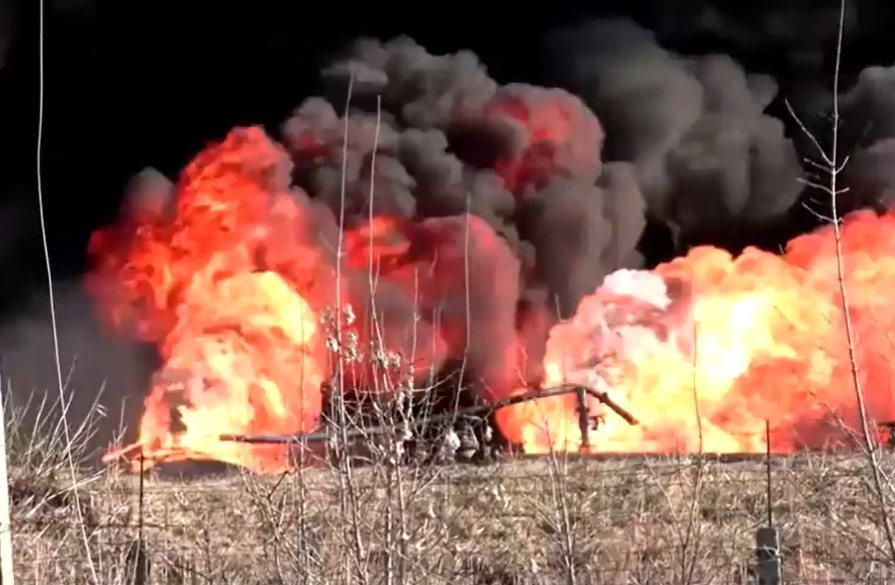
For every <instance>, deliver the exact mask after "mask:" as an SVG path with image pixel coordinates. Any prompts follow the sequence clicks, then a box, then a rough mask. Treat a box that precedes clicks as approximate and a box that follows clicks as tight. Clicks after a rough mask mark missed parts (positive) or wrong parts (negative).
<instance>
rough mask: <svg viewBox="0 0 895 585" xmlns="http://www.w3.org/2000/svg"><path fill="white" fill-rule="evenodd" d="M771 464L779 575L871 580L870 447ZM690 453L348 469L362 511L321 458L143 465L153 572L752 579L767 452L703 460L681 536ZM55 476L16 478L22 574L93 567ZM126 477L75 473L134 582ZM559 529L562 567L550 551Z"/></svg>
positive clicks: (119, 565)
mask: <svg viewBox="0 0 895 585" xmlns="http://www.w3.org/2000/svg"><path fill="white" fill-rule="evenodd" d="M889 459H890V460H889V461H886V462H884V463H886V464H889V465H891V464H893V463H895V458H893V457H889ZM772 467H773V469H772V476H773V500H774V512H775V519H776V521H777V523H778V525H779V526H780V528H781V530H782V540H783V545H784V551H783V554H784V567H785V575H786V576H787V577H788V579H787V582H789V583H794V582H805V583H808V582H811V583H829V582H847V583H865V582H884V581H883V579H884V578H885V576H886V575H885V573H884V568H883V567H884V565H885V562H884V559H885V558H886V555H885V552H884V551H882V550H880V549H879V547H880V546H881V544H882V542H883V541H882V531H881V529H880V527H879V524H878V521H877V519H876V518H875V517H874V515H873V514H872V513H871V512H869V510H871V508H872V506H869V505H868V501H869V497H870V496H869V493H870V492H868V487H867V479H868V478H869V476H868V472H867V467H866V463H865V462H864V461H863V460H861V459H859V458H855V459H847V458H840V459H832V458H824V457H820V456H816V455H814V456H798V457H792V458H786V459H782V458H781V459H777V460H774V461H773V462H772ZM695 468H696V465H695V463H694V462H693V461H692V460H684V459H672V458H668V459H663V460H657V459H643V458H639V459H633V458H632V459H628V460H592V459H591V460H571V459H570V460H568V461H560V462H558V464H557V465H552V464H548V463H547V462H545V461H530V460H519V461H514V462H505V463H500V464H495V465H491V466H487V467H475V466H456V467H443V468H431V469H427V470H424V469H405V470H402V471H400V473H399V472H398V470H395V469H393V468H391V469H390V468H387V467H381V466H380V467H377V468H367V469H355V470H354V481H353V487H352V488H351V489H352V490H353V493H354V496H355V498H356V501H357V504H356V505H357V506H358V509H359V510H360V511H361V514H360V515H359V518H360V521H359V523H358V525H354V523H353V522H352V521H351V520H350V518H351V517H352V515H351V514H347V513H346V512H345V509H344V501H345V500H344V499H343V498H340V497H339V496H340V489H344V488H340V482H339V481H337V479H336V477H335V474H336V472H335V471H334V470H331V469H318V470H308V471H305V472H303V473H293V474H290V475H287V476H284V477H263V478H258V477H249V476H245V475H241V474H239V473H236V472H234V473H230V474H225V475H221V476H217V477H205V478H202V479H192V480H185V479H171V478H167V479H166V478H163V477H159V476H153V477H149V478H147V480H146V482H145V485H144V490H145V495H144V522H143V523H144V531H145V542H146V550H147V554H148V558H149V559H150V562H151V573H150V575H151V578H150V580H149V582H153V583H246V584H248V583H252V584H255V583H257V584H261V583H339V582H343V583H348V582H351V583H357V582H368V583H483V584H484V583H554V582H569V580H570V577H571V578H572V579H573V580H574V582H576V583H650V584H653V583H655V584H658V583H746V582H753V579H752V578H750V577H748V568H749V566H750V565H751V563H752V559H753V548H754V545H753V538H754V531H755V529H756V528H757V527H758V526H759V525H761V524H762V523H764V522H765V519H766V491H767V486H766V481H765V472H766V471H765V466H764V464H763V463H761V462H739V463H723V462H718V461H706V462H705V463H704V465H703V469H702V476H701V488H700V490H698V501H697V502H696V506H695V508H693V509H695V510H697V514H696V516H695V526H696V528H698V530H696V531H694V532H691V536H690V538H687V535H686V534H685V529H686V526H687V524H688V522H687V519H688V514H689V511H690V510H691V507H692V503H693V499H692V498H693V494H694V479H695V477H696V474H695ZM19 477H20V479H19V480H18V481H20V482H21V481H23V480H22V478H21V474H20V476H19ZM53 483H54V485H49V484H46V485H43V486H42V487H41V485H40V482H38V481H32V482H31V484H30V485H31V487H30V489H31V490H32V492H33V493H32V494H31V496H32V497H31V498H30V499H28V498H27V497H25V496H26V495H27V494H25V493H24V492H23V491H22V487H21V486H22V485H26V484H27V482H25V484H20V485H19V487H18V488H17V490H16V491H17V493H18V498H17V502H16V505H15V508H14V511H15V517H14V522H13V523H14V530H15V534H14V539H15V541H14V542H15V554H16V573H17V575H18V578H19V579H20V582H22V583H54V584H55V583H60V584H61V583H81V582H87V581H88V579H89V576H88V571H87V569H86V563H85V560H84V559H83V552H82V551H83V546H82V544H81V543H80V542H79V541H78V538H79V536H78V534H79V533H78V531H77V530H76V528H77V527H76V526H75V525H74V522H75V520H74V518H75V515H74V514H72V512H71V508H70V506H71V502H70V501H68V499H67V498H65V497H64V495H61V496H60V495H58V494H60V493H62V492H60V491H59V490H60V487H61V486H62V484H61V483H60V482H59V480H55V481H54V482H53ZM341 485H344V484H341ZM138 493H139V482H138V479H137V478H135V477H133V476H121V475H118V474H115V473H112V472H108V473H106V474H104V475H102V476H101V477H98V478H97V479H95V480H94V481H93V482H92V483H89V484H88V485H85V486H83V487H82V491H81V495H82V498H81V499H82V501H83V502H84V505H85V506H86V507H87V509H86V510H85V511H84V512H85V513H84V515H85V517H86V518H87V519H88V522H89V523H90V526H89V529H88V532H89V534H90V539H91V544H92V546H91V549H92V550H93V554H94V559H93V560H94V562H95V563H96V565H97V566H98V567H99V568H100V570H101V574H102V575H103V576H104V577H103V582H104V583H124V582H133V577H132V576H130V578H129V575H128V572H129V571H130V572H131V573H132V572H133V566H134V563H133V562H131V563H128V562H127V559H128V558H129V555H130V558H131V559H133V550H132V549H133V547H134V542H135V540H136V538H137V534H138V525H139V522H138V517H139V496H138ZM402 498H403V500H402ZM560 500H562V502H561V501H560ZM402 501H403V503H402ZM560 504H564V505H560ZM563 508H564V509H565V510H566V511H567V514H566V516H565V519H564V518H563V514H562V513H561V511H562V509H563ZM563 527H566V528H567V530H564V529H563ZM566 533H567V534H566ZM693 534H696V535H697V537H696V538H694V537H693V536H692V535H693ZM356 535H359V537H360V542H361V543H362V546H361V547H360V550H359V549H358V547H357V544H358V541H357V540H355V536H356ZM566 536H569V537H570V538H568V539H566V538H565V537H566ZM569 543H571V551H570V553H571V554H570V555H569V556H570V558H571V562H572V564H573V567H572V571H571V572H570V571H569V567H568V566H566V565H565V563H564V562H563V559H564V558H565V556H564V554H565V552H566V551H567V544H569ZM691 567H692V569H691Z"/></svg>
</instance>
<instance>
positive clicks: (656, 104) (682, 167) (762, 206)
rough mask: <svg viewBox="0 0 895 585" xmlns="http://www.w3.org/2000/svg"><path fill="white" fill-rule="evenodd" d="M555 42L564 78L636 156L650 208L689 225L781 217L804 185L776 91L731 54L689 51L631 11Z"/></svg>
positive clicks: (626, 155) (550, 44)
mask: <svg viewBox="0 0 895 585" xmlns="http://www.w3.org/2000/svg"><path fill="white" fill-rule="evenodd" d="M547 49H548V52H549V54H550V55H551V58H552V60H553V62H555V63H556V66H557V67H558V69H559V76H560V77H561V80H562V82H563V84H564V85H566V86H568V87H570V88H572V89H573V90H574V91H576V92H577V93H578V94H579V95H581V96H582V99H584V100H585V101H586V102H587V103H588V105H590V107H591V108H592V109H593V110H594V112H595V113H596V115H597V117H598V118H599V119H600V121H601V122H602V123H603V125H604V126H605V128H606V133H607V137H608V139H607V140H608V141H607V150H608V152H609V154H610V156H612V157H613V158H617V159H621V160H625V161H630V162H631V163H633V164H634V165H635V167H636V169H637V177H638V181H639V183H640V185H641V188H642V189H643V192H644V195H645V197H646V200H647V202H648V208H649V212H650V214H651V215H653V216H654V217H656V218H657V219H659V220H662V221H665V222H667V223H669V224H671V225H672V226H676V227H677V228H679V229H680V230H681V232H683V233H684V234H687V233H690V232H697V231H699V230H700V229H704V228H706V227H709V226H711V227H713V228H717V227H719V226H723V225H730V226H734V225H736V224H738V223H760V222H764V221H768V220H773V219H775V218H777V217H779V216H780V215H781V214H782V213H784V212H785V211H786V210H788V209H789V208H790V207H791V206H792V204H793V203H794V202H795V201H796V199H797V198H798V196H799V193H800V192H801V185H800V184H799V182H798V179H799V177H800V174H801V168H800V164H799V160H798V156H797V154H796V150H795V147H794V146H793V144H792V142H791V141H790V140H789V139H787V138H786V136H785V135H784V125H783V123H782V122H781V121H780V120H777V119H775V118H772V117H770V116H768V115H765V114H764V110H765V108H766V107H767V106H768V104H769V103H770V102H771V101H772V100H773V98H774V96H775V95H776V92H777V86H776V83H775V82H774V81H773V80H772V79H771V78H769V77H766V76H763V75H749V74H747V73H745V72H744V71H743V70H742V68H741V67H740V66H739V65H738V64H737V63H736V62H735V61H733V60H732V59H731V58H730V57H728V56H725V55H708V56H701V57H683V56H680V55H677V54H675V53H672V52H670V51H667V50H665V49H663V48H662V47H660V46H659V45H658V44H657V43H656V40H655V37H654V35H653V33H651V32H650V31H648V30H646V29H643V28H641V27H640V26H639V25H637V24H636V23H634V22H632V21H630V20H626V19H610V20H599V21H592V22H588V23H586V24H582V25H579V26H576V27H572V28H568V29H564V30H561V31H558V32H555V33H553V34H552V35H550V36H549V38H548V41H547Z"/></svg>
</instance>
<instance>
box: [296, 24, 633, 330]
mask: <svg viewBox="0 0 895 585" xmlns="http://www.w3.org/2000/svg"><path fill="white" fill-rule="evenodd" d="M324 79H325V81H326V86H327V88H328V93H329V100H328V101H325V100H323V99H320V98H313V99H310V100H307V101H306V102H305V103H304V104H302V106H300V107H299V108H298V109H297V110H296V112H295V114H294V115H293V117H292V118H291V119H290V120H288V121H287V122H286V123H285V125H284V127H283V139H284V141H285V143H286V145H287V146H288V148H289V150H290V151H291V152H292V154H293V158H294V160H295V165H296V172H295V177H296V182H297V184H299V185H300V186H301V187H302V188H304V189H306V190H307V191H308V192H309V193H310V194H311V195H312V196H313V197H315V198H319V199H320V200H322V201H326V202H327V203H328V204H329V205H330V206H331V207H332V208H333V210H334V211H337V210H338V204H339V203H340V202H341V198H342V191H341V180H342V179H341V172H342V165H343V155H344V153H343V151H342V144H343V136H344V132H345V121H344V120H343V119H342V118H341V117H340V116H339V112H338V111H337V108H339V109H341V107H340V104H343V103H345V101H346V96H347V94H348V90H349V88H350V90H351V96H350V98H351V99H350V103H351V111H350V117H349V121H348V128H349V130H348V133H349V138H348V144H347V161H346V162H345V166H346V169H347V173H346V174H347V185H346V191H347V204H346V209H347V212H348V214H349V217H354V218H365V217H366V216H367V215H368V214H369V213H370V206H371V205H372V206H373V207H374V212H375V213H383V214H390V215H394V216H397V217H400V218H405V219H419V218H424V217H448V216H456V215H459V214H463V213H466V212H467V211H468V212H470V213H472V214H474V215H475V216H477V217H479V218H481V219H483V220H484V221H485V222H486V223H487V225H489V226H490V227H491V228H492V229H493V230H494V231H495V232H496V233H497V234H499V235H500V236H501V238H502V239H503V240H504V241H505V242H506V243H507V244H508V245H509V247H510V249H511V250H512V251H513V253H514V254H515V256H516V257H517V258H519V259H520V260H521V262H522V267H521V276H522V283H521V288H522V290H523V294H525V295H531V294H538V293H536V291H541V294H542V295H543V293H546V294H547V296H548V298H550V299H551V306H552V305H553V301H554V300H555V301H556V302H558V305H559V307H560V310H561V311H562V312H564V313H567V312H570V311H573V310H574V308H575V306H576V305H577V302H578V300H579V299H580V298H581V296H582V295H584V294H586V293H589V292H592V291H593V290H594V288H595V287H596V286H597V284H598V283H599V282H600V280H601V279H602V278H603V276H605V275H606V274H607V273H609V272H611V271H612V270H615V269H616V268H619V267H620V266H635V265H637V264H639V263H640V261H641V259H640V257H639V255H638V254H637V253H636V244H637V241H638V238H639V237H640V234H641V232H642V230H643V227H644V225H645V222H644V214H643V209H644V204H643V199H642V196H641V194H640V190H639V188H638V185H637V183H636V181H634V180H631V177H632V176H633V173H632V171H631V170H630V169H626V168H625V167H626V164H625V163H613V164H611V165H606V166H605V167H604V165H603V161H602V159H601V154H602V153H601V150H602V144H603V140H604V133H603V128H602V127H601V125H600V122H599V121H598V120H597V118H596V117H595V116H594V115H593V113H592V112H590V111H589V110H588V108H587V107H586V106H585V105H584V104H583V103H582V102H581V100H580V99H578V98H577V97H575V96H573V95H571V94H569V93H568V92H565V91H563V90H557V89H546V88H541V87H535V86H530V85H526V84H510V85H506V86H500V85H499V84H498V83H497V82H495V81H494V80H493V79H491V78H490V76H489V75H488V73H487V71H486V70H485V68H484V66H483V65H482V64H481V63H480V62H479V60H478V59H477V57H476V56H475V55H473V54H472V53H470V52H468V51H461V52H458V53H456V54H452V55H432V54H430V53H428V52H427V51H426V50H425V49H424V48H423V47H421V46H420V45H418V44H417V43H416V42H414V41H413V40H411V39H409V38H406V37H401V38H397V39H394V40H391V41H388V42H385V43H382V42H379V41H375V40H370V39H364V40H361V41H359V42H357V43H356V44H355V45H354V46H353V47H352V48H351V49H350V50H349V51H348V52H347V53H346V55H345V56H344V57H343V58H342V59H341V60H338V61H337V62H336V63H334V64H333V65H331V66H330V67H328V68H326V69H325V70H324ZM374 145H375V160H376V165H375V169H376V170H375V178H374V179H373V180H372V184H371V178H370V177H371V170H372V166H373V165H372V161H373V158H374V152H373V151H374ZM570 275H574V276H571V277H570Z"/></svg>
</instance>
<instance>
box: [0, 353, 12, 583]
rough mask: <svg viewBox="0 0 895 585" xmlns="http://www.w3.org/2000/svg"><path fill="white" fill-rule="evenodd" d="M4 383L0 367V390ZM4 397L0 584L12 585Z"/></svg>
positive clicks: (0, 443) (1, 410)
mask: <svg viewBox="0 0 895 585" xmlns="http://www.w3.org/2000/svg"><path fill="white" fill-rule="evenodd" d="M4 382H6V380H5V379H4V376H3V370H2V367H0V390H2V388H3V383H4ZM3 402H4V397H3V394H2V393H0V584H2V585H13V583H14V581H15V574H14V573H13V562H12V522H11V521H10V513H9V470H8V469H7V464H8V462H7V458H6V413H5V412H4V408H3V407H4V404H3Z"/></svg>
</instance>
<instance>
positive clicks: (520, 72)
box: [0, 0, 895, 305]
mask: <svg viewBox="0 0 895 585" xmlns="http://www.w3.org/2000/svg"><path fill="white" fill-rule="evenodd" d="M4 1H5V2H8V3H9V2H11V0H4ZM36 4H37V3H36V2H33V1H32V2H21V3H20V5H17V6H16V5H12V4H10V6H9V9H5V10H3V12H5V13H6V14H5V15H12V19H11V20H9V21H7V23H6V25H5V28H6V30H7V32H12V33H13V34H12V35H11V36H9V35H7V38H9V39H11V40H10V41H8V42H5V43H3V45H5V46H7V50H6V54H5V57H4V59H3V63H4V68H3V69H2V70H0V87H2V89H0V103H2V108H0V112H2V113H0V116H2V118H0V127H2V129H3V130H2V136H3V138H4V139H5V141H6V142H7V144H8V145H9V146H10V148H9V149H8V154H7V155H6V161H5V163H4V164H3V165H2V166H3V168H2V170H0V173H2V180H0V192H2V197H3V199H2V200H3V201H4V205H5V207H4V208H3V210H2V218H3V221H2V223H0V229H3V230H6V234H5V235H6V237H5V238H4V240H3V241H4V246H5V250H4V253H3V254H0V268H3V270H4V271H5V272H6V273H7V274H9V275H11V276H12V275H15V276H14V277H12V280H14V281H15V282H16V286H15V287H6V290H4V294H3V295H2V299H0V300H2V301H3V304H4V305H5V304H6V303H7V302H8V301H10V300H12V299H13V298H14V297H20V296H21V295H22V294H23V293H24V294H28V293H27V291H28V290H29V289H30V288H31V286H33V285H37V286H42V285H43V283H42V280H43V275H42V266H41V264H40V261H39V260H40V256H39V252H40V250H39V247H38V240H36V239H35V236H36V229H35V228H36V225H37V223H36V222H37V217H36V207H35V205H36V204H35V197H36V195H35V184H34V170H33V169H34V164H35V147H34V145H35V135H36V128H37V100H36V89H37V83H38V77H37V46H38V45H37V36H36V31H37V20H36V7H35V5H36ZM747 4H748V6H747V7H746V8H742V6H743V3H739V2H726V3H723V2H715V3H712V2H707V1H702V0H687V1H685V0H677V1H670V0H669V1H665V2H662V1H660V0H640V1H638V0H629V1H625V2H608V1H604V2H599V1H592V2H572V1H569V0H555V1H551V2H547V3H540V4H529V3H524V2H519V3H514V4H507V3H504V4H503V5H498V4H495V5H493V6H491V5H487V4H486V3H482V2H471V1H468V0H462V1H460V2H451V3H443V4H439V3H403V4H398V3H388V2H377V3H362V2H348V3H346V2H338V3H333V2H320V3H316V4H314V5H313V7H310V6H309V5H307V4H306V3H301V2H273V1H267V0H261V1H254V2H245V1H240V2H231V1H229V0H217V1H215V2H210V1H196V2H182V1H179V2H164V1H162V2H159V1H153V2H120V1H108V2H102V1H98V0H97V1H95V2H88V1H84V0H67V1H60V0H56V1H50V0H48V2H47V10H48V15H47V21H46V76H45V83H46V102H45V145H44V190H45V195H46V199H47V203H48V207H47V214H48V220H49V223H50V231H51V246H52V249H53V254H54V256H55V258H56V261H55V266H56V268H57V270H58V271H59V274H60V276H64V277H66V278H72V277H74V276H76V275H77V274H78V272H79V271H81V270H82V269H83V256H84V253H83V250H84V246H85V244H86V241H87V237H88V235H89V233H90V231H91V230H93V229H95V228H96V227H97V226H98V225H100V224H101V223H103V222H106V221H109V220H110V219H111V218H112V217H113V216H114V214H115V213H116V210H117V208H118V204H119V202H120V197H121V193H122V191H123V188H124V184H125V182H126V181H127V179H128V177H129V176H131V175H132V174H134V173H135V172H137V171H139V170H140V169H142V168H143V167H145V166H155V167H156V168H158V169H160V170H162V171H163V172H165V173H166V174H168V175H169V176H173V175H174V174H175V173H176V171H177V170H178V169H179V168H181V167H182V166H183V165H184V164H185V163H186V162H187V161H188V159H189V158H190V157H191V156H192V155H193V154H194V153H195V152H196V151H197V150H199V149H200V148H201V147H202V146H203V145H204V144H206V143H207V142H208V141H209V140H213V139H217V138H220V137H222V136H223V135H224V133H225V132H226V131H227V130H228V129H229V128H231V127H232V126H234V125H236V124H249V123H263V124H266V125H268V127H270V128H276V127H277V125H278V124H279V123H280V122H281V121H282V120H283V119H284V118H285V117H286V116H287V115H288V113H289V112H290V110H291V109H292V108H294V107H295V106H296V105H297V104H299V103H300V102H301V100H302V99H303V98H305V97H306V96H308V95H309V94H312V93H314V92H315V91H316V90H317V80H318V72H319V68H320V65H321V64H322V63H325V62H326V60H327V58H328V56H329V55H330V54H331V53H332V51H334V50H336V49H339V48H341V47H343V46H344V45H345V44H346V43H347V42H349V41H350V40H352V39H353V38H355V37H357V36H359V35H372V36H377V37H382V38H388V37H391V36H394V35H398V34H407V35H410V36H411V37H413V38H415V39H416V40H417V41H419V42H420V43H421V44H423V45H424V46H426V47H427V48H428V49H429V50H430V51H432V52H436V53H437V52H453V51H456V50H458V49H461V48H469V49H472V50H473V51H475V52H476V53H477V54H479V55H480V56H481V58H482V60H483V61H484V62H485V63H486V64H487V66H488V68H489V72H490V74H491V75H492V76H493V77H495V78H496V79H497V80H498V81H500V82H509V81H526V82H530V83H536V84H547V83H549V82H550V81H551V77H552V75H551V67H550V64H549V63H546V62H545V61H544V59H543V57H542V54H543V52H542V49H541V44H542V39H543V37H544V35H545V34H546V33H547V32H549V31H550V30H552V29H555V28H556V27H558V26H561V25H563V24H569V23H576V22H579V21H582V20H584V19H587V18H589V17H598V16H606V15H626V16H630V17H632V18H635V19H637V20H638V21H639V22H640V23H641V24H642V25H644V26H645V27H647V28H650V29H652V30H654V31H656V33H657V35H658V37H659V40H660V42H662V44H664V45H665V46H667V47H670V48H674V49H677V50H680V51H683V52H688V53H703V52H708V51H722V52H727V53H729V54H731V55H732V56H733V57H734V58H735V59H737V60H738V61H739V62H740V63H741V64H743V65H744V66H746V67H747V69H749V70H751V71H756V72H766V73H769V74H771V75H772V76H773V77H775V78H776V79H777V81H778V83H780V85H781V87H782V90H783V91H782V93H783V94H785V93H786V92H787V91H788V90H789V89H790V88H791V86H792V87H796V86H801V85H803V84H805V83H806V82H807V83H822V82H823V81H824V77H823V75H824V74H825V73H828V72H829V51H830V49H831V45H832V34H833V32H834V31H835V27H834V26H833V24H834V21H833V20H831V19H830V18H829V14H830V11H829V10H827V12H824V7H827V8H829V7H830V6H832V7H833V8H835V4H836V3H835V2H832V3H831V2H821V1H801V2H799V1H795V0H789V1H783V0H778V1H763V2H749V3H747ZM889 4H890V3H887V2H885V1H882V0H880V1H875V0H855V1H853V2H850V3H849V11H850V12H849V13H850V15H851V20H850V28H849V47H848V53H847V65H848V72H849V73H851V74H854V73H856V72H858V71H860V69H861V68H863V67H864V66H866V65H869V64H872V63H880V64H889V63H890V62H891V61H892V60H893V55H895V46H893V45H895V43H892V42H890V41H888V40H887V39H886V38H885V36H884V33H886V32H887V31H888V30H889V29H890V23H892V18H891V16H892V15H891V13H892V12H893V8H891V7H889V6H888V5H889ZM506 6H512V8H510V9H508V8H507V7H506ZM833 13H835V10H834V11H833ZM772 108H777V109H778V110H779V108H780V103H779V101H778V103H776V104H774V105H772ZM13 233H15V234H16V236H15V237H10V236H9V234H13ZM776 239H779V237H778V236H777V235H773V236H771V237H769V240H770V241H772V243H773V241H776Z"/></svg>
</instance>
